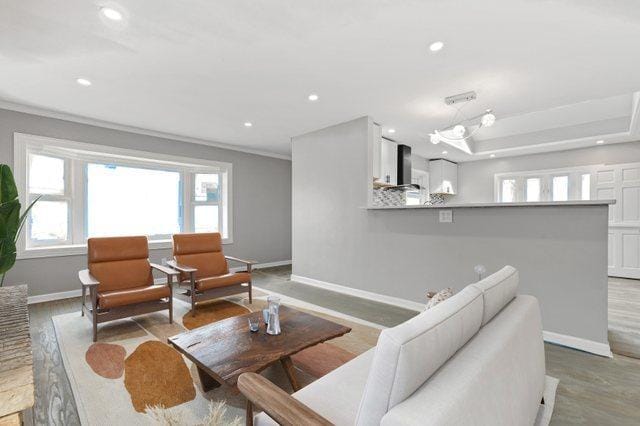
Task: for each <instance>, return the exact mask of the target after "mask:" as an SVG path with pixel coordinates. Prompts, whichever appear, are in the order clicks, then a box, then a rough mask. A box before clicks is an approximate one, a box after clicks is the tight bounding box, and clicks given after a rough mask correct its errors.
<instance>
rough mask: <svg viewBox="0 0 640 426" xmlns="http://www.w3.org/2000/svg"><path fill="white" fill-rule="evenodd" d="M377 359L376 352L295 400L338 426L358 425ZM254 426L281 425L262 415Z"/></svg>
mask: <svg viewBox="0 0 640 426" xmlns="http://www.w3.org/2000/svg"><path fill="white" fill-rule="evenodd" d="M373 355H374V349H370V350H368V351H367V352H365V353H363V354H362V355H359V356H357V357H356V358H354V359H352V360H351V361H349V362H347V363H346V364H343V365H342V366H340V367H338V368H336V369H335V370H333V371H332V372H331V373H329V374H327V375H326V376H323V377H321V378H319V379H318V380H316V381H315V382H313V383H311V384H310V385H308V386H305V387H304V388H302V389H301V390H299V391H298V392H296V393H294V394H293V395H292V396H293V397H294V398H295V399H297V400H299V401H300V402H302V403H304V404H305V405H307V406H308V407H309V408H311V409H312V410H313V411H315V412H316V413H318V414H320V415H321V416H322V417H324V418H326V419H327V420H329V421H330V422H331V423H333V424H334V425H338V426H341V425H345V426H346V425H349V426H352V425H353V424H355V421H356V414H357V413H358V406H359V405H360V400H361V399H362V392H363V391H364V385H365V382H366V381H367V376H368V374H369V367H370V366H371V360H372V359H373ZM253 424H254V426H263V425H277V423H276V422H274V421H273V419H271V417H269V416H268V415H267V414H265V413H260V414H258V415H257V416H256V417H255V418H254V423H253Z"/></svg>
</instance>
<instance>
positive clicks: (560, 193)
mask: <svg viewBox="0 0 640 426" xmlns="http://www.w3.org/2000/svg"><path fill="white" fill-rule="evenodd" d="M552 182H553V186H552V190H551V194H552V197H553V198H552V199H553V201H567V200H568V199H569V176H554V177H553V181H552Z"/></svg>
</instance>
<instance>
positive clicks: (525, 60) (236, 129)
mask: <svg viewBox="0 0 640 426" xmlns="http://www.w3.org/2000/svg"><path fill="white" fill-rule="evenodd" d="M108 3H109V4H113V5H115V7H118V8H121V10H123V11H124V12H125V14H126V19H125V20H124V22H123V23H113V22H110V21H106V20H105V19H103V18H102V17H101V15H100V14H99V13H98V10H99V7H100V6H102V5H105V4H108ZM436 40H442V41H443V42H444V43H445V47H444V49H443V50H442V51H440V52H438V53H435V54H434V53H431V52H430V51H429V49H428V46H429V44H430V43H431V42H433V41H436ZM639 51H640V2H639V1H637V0H546V1H544V0H540V1H536V0H486V1H477V0H459V1H446V2H445V1H437V0H433V1H425V0H405V1H402V0H388V1H382V0H348V1H347V0H315V1H307V0H282V1H277V2H274V1H258V0H223V1H210V0H185V1H169V0H162V1H160V0H118V1H117V3H112V2H109V1H104V2H102V1H96V0H94V1H87V0H65V1H64V2H51V1H46V0H4V1H3V2H2V10H1V13H0V99H2V100H4V101H6V102H11V103H17V104H24V105H29V106H33V107H37V108H44V109H47V110H53V111H59V112H64V113H69V114H73V115H76V116H81V117H87V118H93V119H97V120H101V121H106V122H111V123H117V124H121V125H127V126H133V127H138V128H143V129H149V130H154V131H159V132H165V133H169V134H174V135H181V136H185V137H190V138H197V139H202V140H206V141H212V142H220V143H226V144H233V145H238V146H240V147H242V148H244V149H253V150H260V151H266V152H271V153H276V154H284V155H287V154H289V152H290V142H289V141H290V137H291V136H295V135H298V134H301V133H305V132H308V131H311V130H315V129H318V128H321V127H324V126H328V125H331V124H335V123H338V122H342V121H346V120H349V119H352V118H356V117H359V116H363V115H370V116H372V117H373V118H374V120H376V121H377V122H379V123H381V124H383V125H384V126H385V128H390V127H392V128H395V129H396V130H397V132H396V133H395V134H394V135H393V137H394V139H396V140H398V141H401V142H404V143H408V144H410V145H412V146H413V148H414V152H415V153H418V154H421V155H424V156H427V157H438V156H442V154H441V152H442V150H443V146H442V145H437V146H434V145H432V144H430V143H429V141H428V134H429V133H430V132H432V131H433V130H434V129H436V128H441V127H443V126H446V125H447V124H448V123H449V122H450V121H451V116H452V113H453V110H452V109H451V107H447V106H446V105H445V104H444V102H443V98H444V97H445V96H449V95H454V94H458V93H461V92H465V91H468V90H475V91H476V92H477V94H478V99H477V100H476V101H474V102H473V103H471V104H469V105H468V106H467V107H466V108H465V113H467V114H468V115H474V114H478V113H480V112H482V111H483V110H484V109H486V108H493V109H494V112H495V114H496V116H497V117H498V121H497V122H496V124H495V126H494V127H492V128H488V129H481V130H480V131H479V132H478V133H477V134H476V137H475V144H474V145H475V150H476V154H474V155H469V154H465V153H462V152H460V151H457V150H456V149H454V148H451V147H449V148H448V151H449V154H448V155H447V157H449V158H451V159H453V160H457V161H467V160H473V159H481V158H487V157H488V155H489V154H490V153H494V154H496V155H499V156H505V155H517V154H521V153H526V152H539V151H545V150H546V151H549V150H557V149H567V148H574V147H579V146H590V145H592V144H594V143H595V140H596V139H600V138H603V137H604V138H605V139H607V143H613V142H622V141H628V140H638V139H640V137H638V135H637V132H638V129H639V127H640V126H638V124H637V121H636V120H637V118H635V115H634V114H635V113H636V112H638V108H636V106H637V103H638V102H637V101H638V97H637V96H636V97H634V95H633V93H634V92H636V91H638V90H640V59H639V58H638V54H637V53H638V52H639ZM78 77H86V78H88V79H90V80H91V81H92V82H93V85H92V86H91V87H82V86H79V85H78V84H76V82H75V80H76V78H78ZM311 92H316V93H318V95H319V96H320V100H319V101H318V102H315V103H312V102H309V101H308V100H307V96H308V94H309V93H311ZM245 121H251V122H253V124H254V125H253V127H251V128H245V127H244V126H243V123H244V122H245ZM601 135H605V136H601Z"/></svg>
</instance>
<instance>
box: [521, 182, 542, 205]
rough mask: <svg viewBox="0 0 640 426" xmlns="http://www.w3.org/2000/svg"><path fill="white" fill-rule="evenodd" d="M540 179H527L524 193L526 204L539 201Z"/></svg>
mask: <svg viewBox="0 0 640 426" xmlns="http://www.w3.org/2000/svg"><path fill="white" fill-rule="evenodd" d="M540 189H541V188H540V178H528V179H527V186H526V188H525V191H526V200H527V202H536V201H540Z"/></svg>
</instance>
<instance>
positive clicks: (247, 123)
mask: <svg viewBox="0 0 640 426" xmlns="http://www.w3.org/2000/svg"><path fill="white" fill-rule="evenodd" d="M251 126H253V123H252V122H250V121H245V122H244V127H251Z"/></svg>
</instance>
